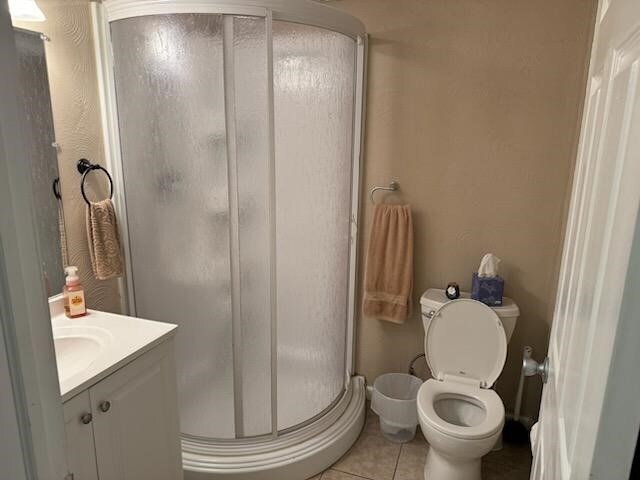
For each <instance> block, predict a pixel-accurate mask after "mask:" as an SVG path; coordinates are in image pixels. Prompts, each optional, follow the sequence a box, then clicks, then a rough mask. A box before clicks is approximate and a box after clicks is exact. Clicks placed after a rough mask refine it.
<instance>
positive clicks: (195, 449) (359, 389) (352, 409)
mask: <svg viewBox="0 0 640 480" xmlns="http://www.w3.org/2000/svg"><path fill="white" fill-rule="evenodd" d="M365 395H366V393H365V382H364V377H359V376H358V377H353V378H352V379H351V381H350V383H349V388H348V389H347V391H346V392H345V394H344V395H343V396H342V398H341V399H340V401H339V402H338V403H336V405H335V406H334V407H333V408H331V409H330V410H329V411H327V412H326V413H325V414H324V415H323V416H322V417H320V418H319V419H317V420H316V421H314V422H313V423H311V424H309V425H307V426H305V427H303V428H301V429H299V430H296V431H293V432H290V433H286V434H284V435H282V436H280V437H275V438H272V439H269V438H267V439H264V438H261V439H248V440H247V441H245V442H243V441H229V442H218V443H205V442H204V441H198V440H194V439H190V438H183V439H182V458H183V467H184V474H185V476H184V478H185V480H214V479H222V478H230V477H231V478H234V479H238V480H240V479H241V480H273V479H276V478H277V479H278V480H300V479H302V478H309V477H312V476H313V475H315V474H317V473H320V472H322V471H323V470H325V469H326V468H328V467H330V466H331V465H332V464H333V463H335V462H336V461H337V460H338V459H339V458H340V457H341V456H342V455H344V453H346V451H347V450H349V448H350V447H351V446H352V445H353V443H354V442H355V441H356V439H357V438H358V435H360V432H361V431H362V427H363V425H364V418H365Z"/></svg>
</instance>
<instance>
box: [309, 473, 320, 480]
mask: <svg viewBox="0 0 640 480" xmlns="http://www.w3.org/2000/svg"><path fill="white" fill-rule="evenodd" d="M320 477H322V474H321V473H320V474H318V475H316V476H315V477H311V478H308V479H307V480H320Z"/></svg>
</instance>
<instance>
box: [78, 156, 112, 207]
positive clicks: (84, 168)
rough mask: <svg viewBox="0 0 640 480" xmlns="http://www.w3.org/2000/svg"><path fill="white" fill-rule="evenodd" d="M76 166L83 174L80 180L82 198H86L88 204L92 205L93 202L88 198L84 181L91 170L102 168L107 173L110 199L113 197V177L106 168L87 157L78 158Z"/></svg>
mask: <svg viewBox="0 0 640 480" xmlns="http://www.w3.org/2000/svg"><path fill="white" fill-rule="evenodd" d="M76 166H77V168H78V172H80V173H81V174H82V180H80V191H81V192H82V198H84V201H85V202H87V205H91V202H90V201H89V199H88V198H87V194H86V193H85V191H84V181H85V180H86V179H87V175H88V174H89V172H90V171H91V170H102V171H103V172H104V173H105V175H106V176H107V178H108V179H109V190H110V191H109V199H111V198H113V179H112V178H111V175H109V172H108V171H107V169H106V168H104V167H102V166H100V165H98V164H97V163H96V164H93V163H91V162H90V161H89V160H87V159H86V158H81V159H80V160H78V163H77V164H76Z"/></svg>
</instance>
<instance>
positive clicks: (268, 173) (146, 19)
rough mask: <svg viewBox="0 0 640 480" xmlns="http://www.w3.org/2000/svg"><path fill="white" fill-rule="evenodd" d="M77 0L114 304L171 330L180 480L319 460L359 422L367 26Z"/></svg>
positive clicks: (305, 467)
mask: <svg viewBox="0 0 640 480" xmlns="http://www.w3.org/2000/svg"><path fill="white" fill-rule="evenodd" d="M93 8H94V14H95V15H94V16H95V28H96V36H97V38H98V53H99V57H100V58H101V67H102V71H103V72H102V73H103V77H102V78H103V92H102V93H103V99H104V105H103V107H104V108H103V110H104V112H105V115H104V118H103V121H104V122H103V123H104V124H105V128H106V131H107V132H108V135H107V137H108V150H109V151H108V157H109V158H110V159H111V165H110V166H111V168H112V169H113V170H114V172H115V173H116V179H117V184H118V186H119V188H117V190H118V195H117V208H118V212H119V215H120V218H121V224H122V233H123V237H124V239H125V246H126V256H127V267H128V275H127V282H126V283H127V292H128V307H129V311H130V313H132V314H135V315H137V316H139V317H143V318H150V319H154V320H160V321H167V322H172V323H177V324H178V325H179V327H180V328H179V334H178V336H177V339H176V341H177V346H176V348H177V351H176V358H177V375H178V387H179V401H180V423H181V432H182V443H183V457H184V466H185V473H186V476H187V478H214V477H216V476H219V475H230V474H236V475H240V477H241V478H243V479H244V478H276V476H274V475H277V478H281V479H284V478H295V479H300V478H305V477H304V476H303V475H312V474H314V473H317V471H319V470H320V469H322V468H324V467H326V466H328V465H329V464H330V463H331V462H333V461H335V460H336V459H337V458H338V457H339V456H340V455H341V454H342V453H343V452H344V451H345V450H346V449H347V448H348V447H349V446H350V444H351V443H352V442H353V441H354V440H355V438H356V436H357V434H358V433H359V430H360V427H361V425H362V418H363V402H364V396H363V390H364V388H363V382H362V379H360V378H357V377H354V378H352V377H351V375H352V361H353V313H354V283H355V249H356V227H357V225H356V219H357V203H358V169H359V157H360V136H361V135H360V129H361V115H362V92H363V79H364V73H363V72H364V52H365V43H366V42H365V40H366V37H365V34H364V29H363V26H362V24H361V23H360V22H359V21H357V20H356V19H353V18H352V17H349V16H348V15H345V14H343V13H341V12H339V11H337V10H334V9H331V8H329V7H326V6H324V5H320V4H317V3H314V2H307V1H299V0H289V1H284V0H271V1H267V0H264V1H257V0H256V1H250V0H248V1H246V2H233V3H231V2H230V3H229V4H219V3H217V2H212V1H202V0H201V1H180V0H146V1H144V2H141V1H134V0H105V1H104V2H102V4H97V5H96V4H94V7H93Z"/></svg>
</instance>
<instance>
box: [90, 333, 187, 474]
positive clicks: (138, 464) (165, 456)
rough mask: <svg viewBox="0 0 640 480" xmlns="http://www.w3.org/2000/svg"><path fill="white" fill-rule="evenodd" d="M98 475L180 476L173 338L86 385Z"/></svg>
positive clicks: (180, 461)
mask: <svg viewBox="0 0 640 480" xmlns="http://www.w3.org/2000/svg"><path fill="white" fill-rule="evenodd" d="M89 395H90V397H91V406H92V410H93V412H94V420H93V430H94V438H95V446H96V457H97V463H98V474H99V476H100V480H181V479H182V457H181V451H180V438H179V427H178V407H177V398H176V397H177V395H176V377H175V366H174V359H173V342H172V341H171V340H170V341H168V342H165V343H163V344H161V345H159V346H158V347H156V348H154V349H153V350H151V351H149V352H147V353H145V354H144V355H142V356H141V357H140V358H138V359H136V360H134V361H133V362H131V363H130V364H128V365H127V366H125V367H123V368H122V369H120V370H118V371H117V372H115V373H114V374H112V375H111V376H109V377H107V378H105V379H104V380H102V381H101V382H99V383H97V384H96V385H95V386H93V387H91V388H90V389H89Z"/></svg>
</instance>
